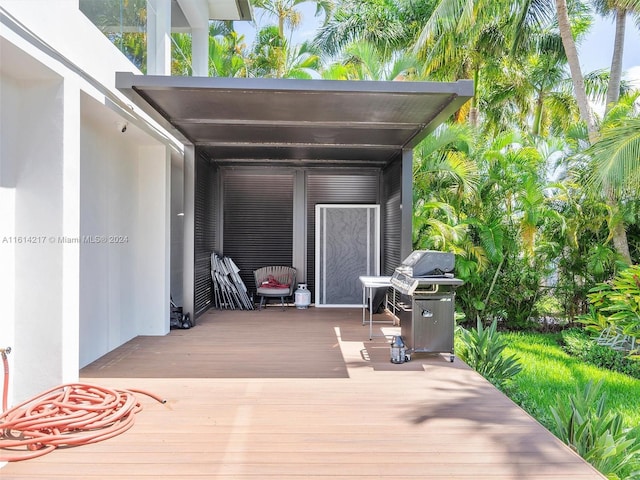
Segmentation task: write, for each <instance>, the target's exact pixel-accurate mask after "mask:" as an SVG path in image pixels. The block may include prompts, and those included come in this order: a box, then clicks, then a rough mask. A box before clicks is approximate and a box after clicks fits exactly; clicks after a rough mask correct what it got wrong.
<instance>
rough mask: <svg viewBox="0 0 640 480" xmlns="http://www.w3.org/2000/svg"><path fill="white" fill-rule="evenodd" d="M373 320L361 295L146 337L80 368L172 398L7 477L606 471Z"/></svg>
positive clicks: (291, 477)
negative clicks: (403, 345)
mask: <svg viewBox="0 0 640 480" xmlns="http://www.w3.org/2000/svg"><path fill="white" fill-rule="evenodd" d="M381 318H382V319H383V318H384V317H381ZM368 331H369V328H368V325H367V326H363V325H362V322H361V312H360V310H357V309H315V308H311V309H308V310H296V309H295V308H287V309H286V310H285V311H284V312H283V311H282V310H280V309H279V308H277V307H268V308H266V309H265V310H263V311H260V312H255V311H253V312H238V311H234V312H210V313H208V314H206V315H205V316H204V317H201V318H200V319H199V323H198V325H197V326H196V327H195V328H193V329H191V330H180V331H172V332H171V333H170V334H169V335H167V336H165V337H139V338H136V339H133V340H132V341H131V342H128V343H127V344H125V345H123V346H122V347H120V348H119V349H116V350H115V351H114V352H111V353H110V354H108V355H106V356H105V357H103V358H101V359H99V360H97V361H96V362H94V363H93V364H91V365H89V366H87V367H86V368H84V369H83V370H82V371H81V377H82V378H81V380H82V381H84V382H88V383H96V384H100V385H105V386H111V387H115V388H141V389H146V390H149V391H152V392H154V393H156V394H158V395H160V396H162V397H163V398H166V399H167V403H166V404H165V405H161V404H159V403H157V402H155V401H153V400H152V399H150V398H148V397H145V396H140V395H138V397H139V399H140V401H141V403H142V405H143V411H142V412H140V413H139V414H137V415H136V422H135V425H134V426H133V427H132V429H131V430H129V431H127V432H125V433H123V434H121V435H119V436H118V437H115V438H112V439H110V440H107V441H104V442H100V443H96V444H92V445H85V446H81V447H74V448H66V449H58V450H56V451H55V452H53V453H51V454H49V455H46V456H44V457H41V458H38V459H34V460H29V461H26V462H15V463H11V464H9V465H7V466H5V467H4V468H2V469H0V478H2V479H16V480H18V479H38V480H46V479H51V480H57V479H63V478H64V479H67V480H76V479H77V480H80V479H82V480H103V479H104V480H107V479H133V480H135V479H140V480H145V479H154V480H164V479H186V480H188V479H216V480H230V479H235V480H243V479H247V480H249V479H250V480H257V479H261V480H262V479H264V480H271V479H274V480H275V479H279V480H299V479H306V480H314V479H323V480H327V479H329V478H331V479H345V480H348V479H351V480H354V479H373V478H379V479H385V478H389V479H391V478H394V479H395V478H423V479H429V480H439V479H445V478H446V479H449V480H451V479H456V478H459V479H474V480H483V479H487V480H488V479H492V480H495V479H500V480H503V479H504V480H507V479H518V480H520V479H525V480H550V479H558V480H561V479H568V480H591V479H601V478H604V477H603V476H601V475H600V474H599V473H597V472H596V471H595V470H594V469H593V468H592V467H591V466H590V465H588V464H587V463H586V462H584V461H583V460H582V459H581V458H580V457H578V456H577V455H576V454H575V453H574V452H572V451H571V450H570V449H569V448H568V447H567V446H565V445H564V444H562V442H560V441H559V440H558V439H556V438H555V437H554V436H553V435H551V434H550V433H549V432H548V431H547V430H546V429H545V428H543V427H542V426H541V425H540V424H538V423H537V422H536V421H535V420H534V419H532V418H531V417H530V416H529V415H528V414H526V413H525V412H524V411H522V410H521V409H520V408H519V407H517V406H516V405H515V404H514V403H513V402H512V401H511V400H509V399H508V398H507V397H506V396H504V395H503V394H502V393H501V392H499V391H497V390H496V389H495V388H494V387H493V386H492V385H491V384H490V383H488V382H487V381H486V380H485V379H483V378H482V377H481V376H479V375H478V374H477V373H476V372H474V371H472V370H471V369H469V368H468V367H467V366H466V365H465V364H464V363H463V362H461V361H460V360H456V361H455V362H454V363H450V362H448V360H447V358H446V357H445V356H440V355H431V356H430V355H419V356H414V358H413V359H412V360H411V362H408V363H405V364H401V365H394V364H391V363H390V362H389V357H388V347H387V343H386V340H385V338H384V337H375V338H374V339H373V341H369V338H368ZM375 331H376V333H377V334H380V333H381V332H384V333H386V334H393V333H394V332H399V328H398V327H393V326H391V325H389V324H383V323H380V324H376V325H375ZM385 352H386V353H385Z"/></svg>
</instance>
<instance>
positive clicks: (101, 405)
mask: <svg viewBox="0 0 640 480" xmlns="http://www.w3.org/2000/svg"><path fill="white" fill-rule="evenodd" d="M2 360H3V365H4V369H5V377H4V390H3V398H2V403H3V413H2V414H1V415H0V448H1V449H3V450H4V452H0V461H2V462H16V461H19V460H27V459H31V458H36V457H39V456H42V455H45V454H47V453H49V452H51V451H53V450H55V449H56V448H57V447H62V446H78V445H84V444H89V443H96V442H99V441H102V440H106V439H108V438H112V437H114V436H116V435H119V434H121V433H123V432H125V431H126V430H128V429H129V428H131V427H132V426H133V423H134V415H133V414H135V413H138V412H140V411H141V410H142V406H141V405H140V403H139V402H138V401H137V399H136V397H135V395H134V393H140V394H143V395H147V396H149V397H151V398H153V399H154V400H157V401H158V402H160V403H165V400H163V399H161V398H160V397H158V396H157V395H154V394H153V393H149V392H146V391H144V390H137V389H129V390H117V389H112V388H105V387H101V386H98V385H90V384H86V383H68V384H63V385H60V386H58V387H55V388H52V389H50V390H47V391H45V392H43V393H41V394H40V395H38V396H36V397H33V398H32V399H29V400H27V401H25V402H23V403H21V404H19V405H17V406H15V407H13V408H11V409H10V410H7V408H6V401H7V387H8V383H9V381H8V380H9V376H8V362H7V356H6V353H5V352H4V350H2ZM24 447H26V451H21V450H20V449H21V448H24ZM7 450H8V451H10V452H11V453H10V454H9V453H5V452H6V451H7Z"/></svg>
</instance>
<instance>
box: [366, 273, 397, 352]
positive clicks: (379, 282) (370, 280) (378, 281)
mask: <svg viewBox="0 0 640 480" xmlns="http://www.w3.org/2000/svg"><path fill="white" fill-rule="evenodd" d="M360 282H361V283H362V325H364V324H365V321H366V320H365V318H366V316H365V313H366V310H367V298H368V299H369V302H368V307H369V340H371V339H372V338H373V297H374V295H375V289H376V288H389V287H390V286H391V277H370V276H365V275H363V276H361V277H360ZM367 294H368V297H367ZM382 321H384V322H385V323H386V322H388V321H387V320H382ZM389 321H391V322H392V323H394V324H395V321H393V320H389Z"/></svg>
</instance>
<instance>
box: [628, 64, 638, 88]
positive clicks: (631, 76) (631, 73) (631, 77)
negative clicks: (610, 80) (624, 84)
mask: <svg viewBox="0 0 640 480" xmlns="http://www.w3.org/2000/svg"><path fill="white" fill-rule="evenodd" d="M624 78H625V80H627V81H628V82H629V83H630V84H631V88H634V89H640V65H636V66H634V67H631V68H628V69H627V71H626V72H625V75H624Z"/></svg>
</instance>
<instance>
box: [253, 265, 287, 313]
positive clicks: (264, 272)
mask: <svg viewBox="0 0 640 480" xmlns="http://www.w3.org/2000/svg"><path fill="white" fill-rule="evenodd" d="M296 273H297V272H296V269H295V268H293V267H284V266H270V267H262V268H259V269H257V270H255V271H254V272H253V276H254V278H255V280H256V294H257V296H259V297H260V307H259V309H262V306H263V305H264V302H265V298H269V297H276V298H280V301H281V302H282V309H283V310H284V299H285V298H286V297H290V296H292V295H293V291H294V289H295V287H296V285H295V284H296Z"/></svg>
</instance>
